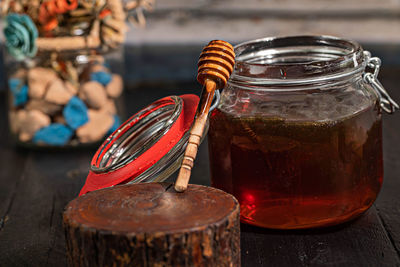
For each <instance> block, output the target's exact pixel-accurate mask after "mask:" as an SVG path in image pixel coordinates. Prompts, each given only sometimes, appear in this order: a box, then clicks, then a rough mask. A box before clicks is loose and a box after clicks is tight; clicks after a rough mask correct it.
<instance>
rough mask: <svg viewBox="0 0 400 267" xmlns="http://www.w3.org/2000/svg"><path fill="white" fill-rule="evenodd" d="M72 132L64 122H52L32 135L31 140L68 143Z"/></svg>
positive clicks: (57, 144)
mask: <svg viewBox="0 0 400 267" xmlns="http://www.w3.org/2000/svg"><path fill="white" fill-rule="evenodd" d="M73 134H74V132H73V130H72V129H70V128H69V127H67V126H65V125H64V124H60V123H53V124H50V125H49V126H47V127H44V128H42V129H40V130H39V131H37V132H36V133H35V135H34V136H33V142H34V143H43V144H47V145H53V146H63V145H65V144H67V143H68V141H69V140H70V139H71V137H72V135H73Z"/></svg>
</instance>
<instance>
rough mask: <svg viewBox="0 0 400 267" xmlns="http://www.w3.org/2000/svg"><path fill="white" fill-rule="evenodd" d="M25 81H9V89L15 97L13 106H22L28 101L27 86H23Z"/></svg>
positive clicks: (14, 79)
mask: <svg viewBox="0 0 400 267" xmlns="http://www.w3.org/2000/svg"><path fill="white" fill-rule="evenodd" d="M22 84H23V81H22V80H20V79H16V78H11V79H9V80H8V87H9V88H10V91H11V93H12V95H13V105H14V106H20V105H23V104H25V103H26V102H27V101H28V91H29V88H28V86H27V85H22Z"/></svg>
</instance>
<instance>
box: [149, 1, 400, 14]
mask: <svg viewBox="0 0 400 267" xmlns="http://www.w3.org/2000/svg"><path fill="white" fill-rule="evenodd" d="M156 9H158V10H163V11H164V10H172V9H180V10H191V9H192V10H193V9H197V10H199V9H204V10H211V9H217V10H264V11H277V10H290V11H292V12H299V11H308V12H313V11H320V12H325V11H327V10H330V11H332V12H337V11H351V12H360V11H362V10H365V11H370V12H371V11H372V12H371V13H372V15H373V13H375V12H377V11H378V12H379V10H396V9H397V10H398V9H400V2H399V1H393V0H381V1H376V0H353V1H347V0H335V1H326V0H300V1H299V0H246V1H243V0H220V1H212V0H186V1H180V0H163V1H156Z"/></svg>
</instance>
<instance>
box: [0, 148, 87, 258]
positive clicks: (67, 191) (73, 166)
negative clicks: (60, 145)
mask: <svg viewBox="0 0 400 267" xmlns="http://www.w3.org/2000/svg"><path fill="white" fill-rule="evenodd" d="M92 153H93V151H90V152H88V151H86V152H83V151H75V152H73V151H72V152H65V151H63V152H59V153H58V152H43V151H41V152H31V154H30V155H29V157H28V158H27V163H26V166H25V168H24V170H23V173H22V174H21V179H23V180H22V181H21V183H20V184H19V187H18V190H17V191H16V194H15V197H14V201H13V205H12V207H11V209H10V210H9V213H8V221H7V223H6V225H5V227H4V228H3V230H2V231H1V232H0V240H1V242H0V251H1V253H0V262H1V263H2V264H4V265H5V266H15V265H17V266H27V265H29V266H44V265H48V266H56V265H60V264H62V265H65V262H66V258H65V250H64V236H63V234H62V233H63V231H62V223H61V222H62V218H61V212H62V210H63V208H64V207H65V205H66V204H67V203H68V201H69V200H71V199H72V198H74V197H75V196H77V194H78V192H79V189H80V187H81V186H82V184H83V182H84V179H85V177H86V174H87V169H88V164H89V160H90V156H91V155H92ZM8 155H9V156H12V155H13V153H12V152H9V153H8ZM7 169H9V170H16V169H18V167H16V166H9V167H7ZM3 185H5V183H4V182H2V186H3Z"/></svg>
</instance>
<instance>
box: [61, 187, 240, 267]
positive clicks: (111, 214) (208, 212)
mask: <svg viewBox="0 0 400 267" xmlns="http://www.w3.org/2000/svg"><path fill="white" fill-rule="evenodd" d="M64 229H65V238H66V244H67V255H68V259H69V263H70V265H71V266H240V225H239V205H238V202H237V200H236V199H235V198H234V197H233V196H231V195H229V194H227V193H225V192H223V191H221V190H218V189H215V188H211V187H206V186H200V185H189V187H188V189H187V191H186V192H184V193H177V192H175V190H174V189H173V186H172V184H166V183H143V184H134V185H122V186H115V187H112V188H106V189H102V190H98V191H94V192H90V193H88V194H86V195H84V196H81V197H79V198H76V199H74V200H72V201H71V202H70V203H69V204H68V206H67V207H66V210H65V212H64Z"/></svg>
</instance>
